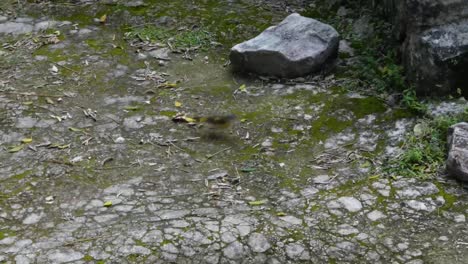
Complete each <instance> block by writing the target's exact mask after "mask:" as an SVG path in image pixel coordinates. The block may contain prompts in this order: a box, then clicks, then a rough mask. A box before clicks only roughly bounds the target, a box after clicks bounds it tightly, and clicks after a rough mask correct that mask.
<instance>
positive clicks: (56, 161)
mask: <svg viewBox="0 0 468 264" xmlns="http://www.w3.org/2000/svg"><path fill="white" fill-rule="evenodd" d="M44 162H48V163H56V164H62V165H67V166H70V167H72V166H74V164H73V163H71V162H69V161H60V160H45V161H44Z"/></svg>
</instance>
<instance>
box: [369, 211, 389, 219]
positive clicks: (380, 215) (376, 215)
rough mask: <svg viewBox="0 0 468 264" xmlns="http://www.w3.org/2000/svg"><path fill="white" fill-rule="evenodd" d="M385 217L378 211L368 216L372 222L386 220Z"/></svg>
mask: <svg viewBox="0 0 468 264" xmlns="http://www.w3.org/2000/svg"><path fill="white" fill-rule="evenodd" d="M384 217H385V215H384V214H383V213H382V212H380V211H377V210H374V211H372V212H370V213H368V214H367V218H369V220H371V221H377V220H379V219H381V218H384Z"/></svg>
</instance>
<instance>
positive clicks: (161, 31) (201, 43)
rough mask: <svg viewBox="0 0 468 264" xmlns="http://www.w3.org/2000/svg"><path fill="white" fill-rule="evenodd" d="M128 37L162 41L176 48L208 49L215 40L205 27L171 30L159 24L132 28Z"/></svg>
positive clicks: (127, 34)
mask: <svg viewBox="0 0 468 264" xmlns="http://www.w3.org/2000/svg"><path fill="white" fill-rule="evenodd" d="M125 36H126V38H129V39H132V38H138V39H140V40H143V41H151V42H161V43H164V44H168V45H170V46H171V47H172V48H176V49H180V48H183V49H188V48H194V47H197V48H201V49H207V48H209V47H210V46H211V43H213V41H214V37H213V36H212V34H211V33H210V32H208V31H206V30H203V29H195V30H170V29H165V28H160V27H157V26H145V27H142V28H131V29H130V30H129V31H128V32H127V33H126V34H125Z"/></svg>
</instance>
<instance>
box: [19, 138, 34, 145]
mask: <svg viewBox="0 0 468 264" xmlns="http://www.w3.org/2000/svg"><path fill="white" fill-rule="evenodd" d="M21 142H22V143H25V144H27V143H31V142H32V138H23V139H22V140H21Z"/></svg>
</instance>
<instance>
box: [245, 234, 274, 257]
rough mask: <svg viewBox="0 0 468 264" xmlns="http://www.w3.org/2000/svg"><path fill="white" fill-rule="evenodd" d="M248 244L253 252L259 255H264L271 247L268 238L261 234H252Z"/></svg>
mask: <svg viewBox="0 0 468 264" xmlns="http://www.w3.org/2000/svg"><path fill="white" fill-rule="evenodd" d="M248 244H249V246H250V248H251V249H252V251H253V252H257V253H263V252H265V251H267V250H268V249H269V248H270V247H271V245H270V243H269V242H268V240H267V239H266V237H265V236H264V235H263V234H260V233H253V234H251V235H250V237H249V241H248Z"/></svg>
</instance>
